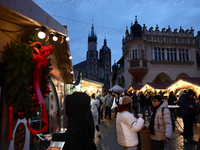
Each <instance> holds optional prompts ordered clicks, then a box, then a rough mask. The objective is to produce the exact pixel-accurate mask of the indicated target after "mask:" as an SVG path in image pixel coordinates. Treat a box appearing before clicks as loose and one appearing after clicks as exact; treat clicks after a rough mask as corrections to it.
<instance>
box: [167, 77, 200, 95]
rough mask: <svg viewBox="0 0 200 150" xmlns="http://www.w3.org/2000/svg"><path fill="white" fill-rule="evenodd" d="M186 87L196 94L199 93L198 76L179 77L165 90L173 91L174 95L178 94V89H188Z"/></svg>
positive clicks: (199, 82)
mask: <svg viewBox="0 0 200 150" xmlns="http://www.w3.org/2000/svg"><path fill="white" fill-rule="evenodd" d="M188 89H192V90H193V91H194V92H195V93H196V95H197V96H199V94H200V78H196V77H187V78H181V79H179V80H177V81H175V82H174V83H172V84H171V85H170V86H168V87H167V89H166V90H167V91H168V92H170V91H173V92H174V93H175V95H178V94H179V92H180V91H188Z"/></svg>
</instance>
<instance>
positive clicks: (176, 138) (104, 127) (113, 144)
mask: <svg viewBox="0 0 200 150" xmlns="http://www.w3.org/2000/svg"><path fill="white" fill-rule="evenodd" d="M115 121H116V120H115V118H114V116H112V119H111V120H110V119H103V122H102V123H101V124H99V128H100V132H101V138H98V136H97V131H95V139H94V141H95V144H96V146H97V149H98V150H121V149H122V146H120V145H119V144H118V142H117V134H116V125H115ZM148 121H149V120H146V123H148ZM177 121H178V122H177ZM177 121H176V126H177V128H176V129H175V131H174V132H173V135H172V139H171V140H170V142H169V144H168V145H167V146H166V147H165V150H196V147H197V146H196V145H194V144H192V143H189V144H184V143H183V136H182V135H180V133H182V132H183V130H182V128H181V127H182V126H183V123H182V119H181V118H178V119H177ZM178 123H179V124H180V126H181V127H180V126H179V124H178ZM199 137H200V124H199V123H197V125H194V139H195V140H196V141H198V139H199Z"/></svg>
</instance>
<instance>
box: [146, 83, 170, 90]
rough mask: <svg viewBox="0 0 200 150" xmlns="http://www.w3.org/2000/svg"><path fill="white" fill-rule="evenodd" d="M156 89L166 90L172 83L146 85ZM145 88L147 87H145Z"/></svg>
mask: <svg viewBox="0 0 200 150" xmlns="http://www.w3.org/2000/svg"><path fill="white" fill-rule="evenodd" d="M146 84H148V85H149V86H151V87H152V88H154V89H166V88H167V87H168V86H170V85H171V84H172V83H146ZM144 86H145V85H144Z"/></svg>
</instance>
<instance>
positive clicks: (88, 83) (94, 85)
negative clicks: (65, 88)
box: [79, 78, 104, 95]
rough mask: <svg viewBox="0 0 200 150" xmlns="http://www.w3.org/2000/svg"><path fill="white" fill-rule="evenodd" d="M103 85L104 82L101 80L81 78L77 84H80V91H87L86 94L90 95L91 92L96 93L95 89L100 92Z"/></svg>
mask: <svg viewBox="0 0 200 150" xmlns="http://www.w3.org/2000/svg"><path fill="white" fill-rule="evenodd" d="M103 85H104V84H103V83H101V82H97V81H94V80H90V79H86V78H82V81H81V85H79V86H81V87H80V91H81V92H87V93H88V95H91V94H92V93H97V91H99V92H100V93H102V88H103Z"/></svg>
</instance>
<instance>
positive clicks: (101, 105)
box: [96, 92, 104, 124]
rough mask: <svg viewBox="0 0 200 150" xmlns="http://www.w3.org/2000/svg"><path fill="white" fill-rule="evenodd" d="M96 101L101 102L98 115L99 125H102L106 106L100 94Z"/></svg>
mask: <svg viewBox="0 0 200 150" xmlns="http://www.w3.org/2000/svg"><path fill="white" fill-rule="evenodd" d="M96 99H98V100H99V104H100V105H99V108H98V114H99V117H98V124H100V123H101V122H103V104H104V98H103V96H102V95H101V93H100V92H99V93H97V96H96Z"/></svg>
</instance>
